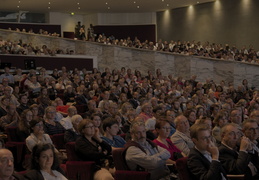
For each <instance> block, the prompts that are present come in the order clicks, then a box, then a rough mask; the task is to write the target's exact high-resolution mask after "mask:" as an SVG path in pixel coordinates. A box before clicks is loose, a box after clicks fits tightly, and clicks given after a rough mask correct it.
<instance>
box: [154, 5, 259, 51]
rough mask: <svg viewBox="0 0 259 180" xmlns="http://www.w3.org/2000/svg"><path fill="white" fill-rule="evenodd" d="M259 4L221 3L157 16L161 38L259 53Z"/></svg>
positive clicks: (196, 6) (158, 35)
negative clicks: (252, 47)
mask: <svg viewBox="0 0 259 180" xmlns="http://www.w3.org/2000/svg"><path fill="white" fill-rule="evenodd" d="M258 7H259V1H258V0H217V1H215V2H211V3H205V4H197V5H195V6H190V7H186V8H179V9H173V10H168V11H163V12H158V13H157V38H158V39H159V38H162V39H164V40H182V41H184V40H187V41H192V40H196V41H202V42H205V41H209V42H215V43H222V44H225V43H228V44H230V45H236V46H237V47H239V48H242V47H243V46H244V45H246V46H247V47H248V46H249V45H250V44H251V45H253V46H254V48H255V49H257V50H259V38H258V29H259V11H258Z"/></svg>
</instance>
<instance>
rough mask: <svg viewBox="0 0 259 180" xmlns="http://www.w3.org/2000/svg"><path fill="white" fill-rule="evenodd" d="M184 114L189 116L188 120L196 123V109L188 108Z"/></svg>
mask: <svg viewBox="0 0 259 180" xmlns="http://www.w3.org/2000/svg"><path fill="white" fill-rule="evenodd" d="M184 116H185V117H187V119H188V121H189V122H190V123H192V124H193V123H195V121H196V111H195V110H194V109H187V110H186V111H185V112H184Z"/></svg>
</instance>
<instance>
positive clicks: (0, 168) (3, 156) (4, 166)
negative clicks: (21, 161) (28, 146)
mask: <svg viewBox="0 0 259 180" xmlns="http://www.w3.org/2000/svg"><path fill="white" fill-rule="evenodd" d="M13 161H14V159H13V154H12V152H11V151H10V150H8V149H0V179H9V178H10V177H11V176H12V174H13V171H14V163H13Z"/></svg>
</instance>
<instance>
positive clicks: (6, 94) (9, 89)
mask: <svg viewBox="0 0 259 180" xmlns="http://www.w3.org/2000/svg"><path fill="white" fill-rule="evenodd" d="M12 92H13V88H12V87H10V86H6V87H4V94H3V95H2V96H1V97H0V101H1V100H2V98H3V97H6V98H9V99H10V103H11V104H14V105H15V106H16V107H18V106H19V105H20V103H19V102H18V100H17V98H16V97H15V96H14V95H13V94H12Z"/></svg>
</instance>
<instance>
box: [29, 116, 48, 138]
mask: <svg viewBox="0 0 259 180" xmlns="http://www.w3.org/2000/svg"><path fill="white" fill-rule="evenodd" d="M29 125H30V132H31V133H33V134H41V133H44V130H43V121H42V119H41V118H38V119H33V120H31V121H30V122H29Z"/></svg>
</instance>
